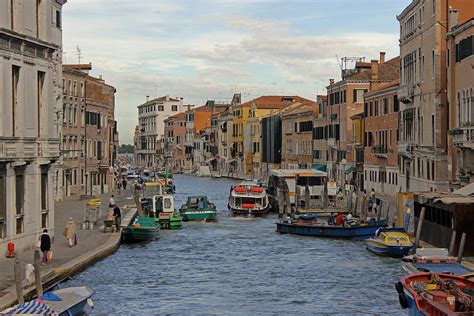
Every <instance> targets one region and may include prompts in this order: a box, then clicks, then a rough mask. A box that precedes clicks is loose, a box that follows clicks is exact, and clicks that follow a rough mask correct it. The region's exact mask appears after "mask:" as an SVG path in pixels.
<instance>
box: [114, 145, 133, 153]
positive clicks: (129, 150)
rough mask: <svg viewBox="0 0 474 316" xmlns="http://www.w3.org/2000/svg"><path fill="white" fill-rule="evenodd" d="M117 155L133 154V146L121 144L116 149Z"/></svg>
mask: <svg viewBox="0 0 474 316" xmlns="http://www.w3.org/2000/svg"><path fill="white" fill-rule="evenodd" d="M118 153H119V154H133V145H130V144H122V145H120V147H119V149H118Z"/></svg>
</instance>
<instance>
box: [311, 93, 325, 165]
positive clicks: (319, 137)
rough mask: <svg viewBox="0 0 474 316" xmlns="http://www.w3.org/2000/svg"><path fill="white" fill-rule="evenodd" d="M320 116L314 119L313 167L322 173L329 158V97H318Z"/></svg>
mask: <svg viewBox="0 0 474 316" xmlns="http://www.w3.org/2000/svg"><path fill="white" fill-rule="evenodd" d="M316 103H317V107H318V114H317V115H315V116H314V118H313V165H314V166H315V168H317V169H318V170H321V171H326V161H327V156H328V153H327V152H328V143H327V127H326V123H327V122H326V120H327V118H326V116H327V105H328V103H327V96H325V95H318V96H317V97H316Z"/></svg>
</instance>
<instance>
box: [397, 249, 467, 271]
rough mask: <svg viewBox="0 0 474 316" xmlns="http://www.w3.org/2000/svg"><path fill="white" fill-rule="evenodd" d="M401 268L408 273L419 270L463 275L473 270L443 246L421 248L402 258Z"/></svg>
mask: <svg viewBox="0 0 474 316" xmlns="http://www.w3.org/2000/svg"><path fill="white" fill-rule="evenodd" d="M402 261H403V264H402V268H403V270H404V271H405V272H406V273H408V274H415V273H420V272H431V273H443V274H450V275H465V274H470V273H472V272H473V271H472V270H471V269H469V268H468V267H466V266H464V265H462V264H461V263H459V262H457V261H456V259H455V258H453V257H450V256H449V254H448V250H447V249H445V248H421V249H417V252H416V254H415V255H412V256H407V257H404V258H403V259H402Z"/></svg>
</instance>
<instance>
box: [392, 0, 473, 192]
mask: <svg viewBox="0 0 474 316" xmlns="http://www.w3.org/2000/svg"><path fill="white" fill-rule="evenodd" d="M449 6H452V7H453V8H456V9H459V10H460V14H459V22H460V23H463V22H465V21H466V20H467V19H469V18H471V17H472V15H473V10H474V7H473V6H472V1H465V0H451V1H449ZM447 10H448V6H447V5H446V2H445V1H441V0H432V1H421V0H413V1H412V2H411V3H410V5H408V6H407V7H406V8H405V9H404V10H403V12H402V13H401V14H400V15H398V16H397V19H398V21H399V22H400V66H401V72H400V86H399V90H398V98H399V100H400V101H401V103H400V122H399V124H400V126H399V131H400V137H399V142H398V152H399V155H400V169H401V170H400V179H399V180H400V185H401V190H402V191H404V192H409V191H447V190H448V188H449V183H448V164H447V160H448V151H447V131H448V124H447V120H448V111H447V109H448V106H449V105H448V100H447V71H446V27H447V26H448V24H449V23H448V12H447Z"/></svg>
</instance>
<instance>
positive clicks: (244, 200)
mask: <svg viewBox="0 0 474 316" xmlns="http://www.w3.org/2000/svg"><path fill="white" fill-rule="evenodd" d="M229 210H230V211H231V212H232V214H233V215H234V216H248V217H259V216H262V215H264V214H266V213H268V211H269V210H270V203H269V200H268V195H267V192H266V188H265V187H264V186H263V185H262V183H259V182H257V181H254V180H252V181H243V182H241V183H239V184H237V185H233V186H232V187H231V188H230V193H229Z"/></svg>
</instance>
